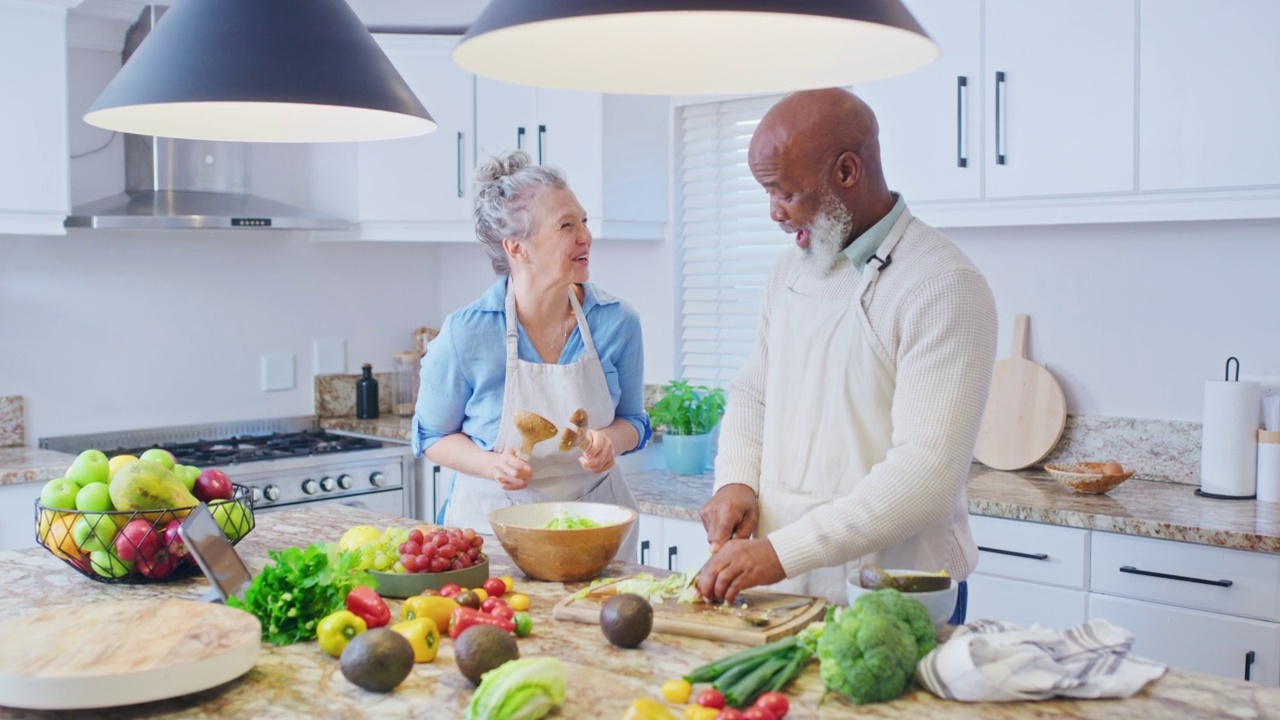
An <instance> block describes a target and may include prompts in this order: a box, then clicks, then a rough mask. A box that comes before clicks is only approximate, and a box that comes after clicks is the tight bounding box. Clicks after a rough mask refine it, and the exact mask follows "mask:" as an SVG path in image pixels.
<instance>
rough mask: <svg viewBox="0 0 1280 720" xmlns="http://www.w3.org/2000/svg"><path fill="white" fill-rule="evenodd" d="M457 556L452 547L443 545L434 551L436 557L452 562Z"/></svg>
mask: <svg viewBox="0 0 1280 720" xmlns="http://www.w3.org/2000/svg"><path fill="white" fill-rule="evenodd" d="M457 554H458V549H457V548H455V547H454V546H452V545H443V546H441V547H440V549H439V550H437V551H436V555H438V556H439V557H442V558H444V559H445V560H452V559H453V558H454V557H455V556H457Z"/></svg>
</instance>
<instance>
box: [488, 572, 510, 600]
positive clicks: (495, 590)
mask: <svg viewBox="0 0 1280 720" xmlns="http://www.w3.org/2000/svg"><path fill="white" fill-rule="evenodd" d="M483 587H484V591H485V592H487V593H489V597H502V595H503V594H504V593H506V592H507V584H506V583H504V582H502V578H496V577H491V578H489V579H488V580H485V581H484V586H483Z"/></svg>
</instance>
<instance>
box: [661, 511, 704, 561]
mask: <svg viewBox="0 0 1280 720" xmlns="http://www.w3.org/2000/svg"><path fill="white" fill-rule="evenodd" d="M662 545H663V547H664V548H665V549H664V550H663V555H664V557H665V558H666V559H665V562H666V566H667V569H668V570H671V571H673V572H688V571H689V570H698V569H699V568H701V567H702V566H703V565H704V564H705V563H706V562H707V560H708V559H709V558H710V557H711V545H710V544H708V543H707V530H706V528H704V527H702V523H700V522H694V521H693V520H677V519H675V518H663V519H662Z"/></svg>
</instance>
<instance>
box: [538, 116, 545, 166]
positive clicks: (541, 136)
mask: <svg viewBox="0 0 1280 720" xmlns="http://www.w3.org/2000/svg"><path fill="white" fill-rule="evenodd" d="M546 137H547V126H546V125H539V126H538V164H539V165H541V164H542V145H543V141H544V140H545V139H546Z"/></svg>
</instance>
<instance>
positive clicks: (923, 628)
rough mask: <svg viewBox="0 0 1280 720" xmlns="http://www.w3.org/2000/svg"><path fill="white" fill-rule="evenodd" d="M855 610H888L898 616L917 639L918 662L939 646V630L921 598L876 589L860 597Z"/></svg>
mask: <svg viewBox="0 0 1280 720" xmlns="http://www.w3.org/2000/svg"><path fill="white" fill-rule="evenodd" d="M853 609H854V611H855V612H869V611H872V610H873V609H874V611H875V612H887V613H889V614H891V615H893V616H894V617H896V618H898V619H899V620H901V621H902V622H903V624H904V625H906V626H907V629H908V630H910V631H911V635H912V637H914V638H915V639H916V662H919V661H920V660H922V659H923V658H924V656H925V655H928V654H929V651H930V650H932V649H934V648H935V647H937V646H938V632H937V630H936V629H935V628H934V627H933V620H931V619H929V611H928V610H927V609H926V608H925V606H924V604H923V603H921V602H920V601H919V600H916V599H915V598H913V597H911V596H910V595H906V594H903V593H900V592H898V591H897V590H876V591H875V592H872V593H867V594H865V595H863V596H862V597H860V598H858V599H857V601H855V602H854V604H853Z"/></svg>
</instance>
